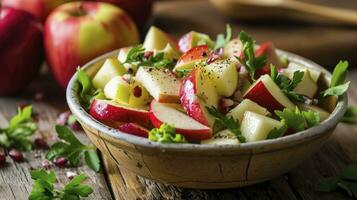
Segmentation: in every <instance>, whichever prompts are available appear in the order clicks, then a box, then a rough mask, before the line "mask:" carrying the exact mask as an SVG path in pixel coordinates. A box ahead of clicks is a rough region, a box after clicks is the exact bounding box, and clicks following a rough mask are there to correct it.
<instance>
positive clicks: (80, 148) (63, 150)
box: [46, 125, 100, 172]
mask: <svg viewBox="0 0 357 200" xmlns="http://www.w3.org/2000/svg"><path fill="white" fill-rule="evenodd" d="M56 132H57V134H58V137H59V138H60V139H62V141H60V142H56V143H54V144H53V145H52V146H51V149H50V150H49V152H47V155H46V158H47V159H48V160H54V159H55V158H57V157H65V158H66V159H67V160H68V161H69V163H70V164H71V165H72V166H75V167H76V166H78V165H79V164H80V162H81V160H82V159H83V157H84V159H85V162H86V164H87V165H88V166H89V167H90V168H91V169H93V170H94V171H96V172H98V171H100V160H99V157H98V154H97V152H96V148H95V147H94V146H88V145H84V144H82V143H81V142H80V141H79V140H78V139H77V138H76V136H75V135H74V134H73V132H72V131H71V130H69V129H68V128H67V127H66V126H59V125H57V126H56Z"/></svg>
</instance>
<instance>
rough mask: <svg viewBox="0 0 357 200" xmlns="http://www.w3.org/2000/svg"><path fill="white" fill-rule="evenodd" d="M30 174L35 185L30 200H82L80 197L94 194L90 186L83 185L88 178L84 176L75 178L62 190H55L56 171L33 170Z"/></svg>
mask: <svg viewBox="0 0 357 200" xmlns="http://www.w3.org/2000/svg"><path fill="white" fill-rule="evenodd" d="M30 174H31V178H32V179H33V180H34V183H33V187H32V191H31V193H30V196H29V200H39V199H42V200H52V199H59V200H67V199H80V197H88V196H89V195H90V194H91V193H93V189H92V188H91V187H90V186H88V185H86V184H82V183H83V181H84V180H85V179H86V178H87V177H86V176H85V175H84V174H80V175H77V176H75V177H73V179H72V180H71V181H70V182H69V183H68V184H67V185H65V186H64V188H62V189H58V188H55V182H56V181H57V178H56V174H55V173H54V171H50V172H46V171H44V170H32V171H30Z"/></svg>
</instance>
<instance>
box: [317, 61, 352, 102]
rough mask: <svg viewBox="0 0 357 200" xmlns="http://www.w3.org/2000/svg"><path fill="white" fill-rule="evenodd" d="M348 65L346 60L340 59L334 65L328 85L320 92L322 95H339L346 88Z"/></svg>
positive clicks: (347, 85) (347, 83)
mask: <svg viewBox="0 0 357 200" xmlns="http://www.w3.org/2000/svg"><path fill="white" fill-rule="evenodd" d="M348 66H349V64H348V62H347V61H340V62H339V63H338V64H337V65H336V67H335V69H334V70H333V73H332V78H331V83H330V86H329V88H327V89H326V90H325V91H323V92H322V93H321V94H322V97H328V96H341V95H343V94H344V93H345V92H346V91H347V90H348V87H349V84H350V82H346V78H347V74H348Z"/></svg>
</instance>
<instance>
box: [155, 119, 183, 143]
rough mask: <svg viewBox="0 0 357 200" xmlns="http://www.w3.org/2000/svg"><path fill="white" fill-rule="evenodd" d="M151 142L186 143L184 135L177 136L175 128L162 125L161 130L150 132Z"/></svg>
mask: <svg viewBox="0 0 357 200" xmlns="http://www.w3.org/2000/svg"><path fill="white" fill-rule="evenodd" d="M149 140H151V141H154V142H161V143H186V139H185V137H184V136H183V135H181V134H177V133H176V129H175V127H173V126H171V125H169V124H166V123H164V124H162V125H161V126H160V128H154V129H152V130H151V131H150V132H149Z"/></svg>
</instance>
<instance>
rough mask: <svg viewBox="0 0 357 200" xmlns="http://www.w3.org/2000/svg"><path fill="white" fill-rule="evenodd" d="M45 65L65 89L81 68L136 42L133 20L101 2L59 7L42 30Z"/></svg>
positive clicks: (121, 11)
mask: <svg viewBox="0 0 357 200" xmlns="http://www.w3.org/2000/svg"><path fill="white" fill-rule="evenodd" d="M44 38H45V39H44V41H45V50H46V55H47V62H48V64H49V66H50V67H51V69H52V72H53V74H54V77H55V79H56V80H57V82H58V83H59V85H60V86H61V87H62V88H63V89H65V88H66V86H67V84H68V81H69V80H70V78H71V77H72V75H73V74H74V72H75V71H76V68H77V67H78V66H81V65H83V64H85V63H87V62H88V61H90V60H91V59H93V58H95V57H97V56H99V55H101V54H104V53H106V52H109V51H111V50H114V49H117V48H121V47H125V46H129V45H133V44H136V43H138V42H139V33H138V31H137V28H136V26H135V23H134V22H133V21H132V19H131V18H130V17H129V16H128V15H127V14H126V13H125V12H124V11H123V10H121V9H120V8H118V7H116V6H114V5H112V4H108V3H102V2H71V3H67V4H64V5H62V6H60V7H58V8H57V9H56V10H55V11H54V12H52V13H51V15H50V16H49V17H48V19H47V21H46V23H45V28H44Z"/></svg>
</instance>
